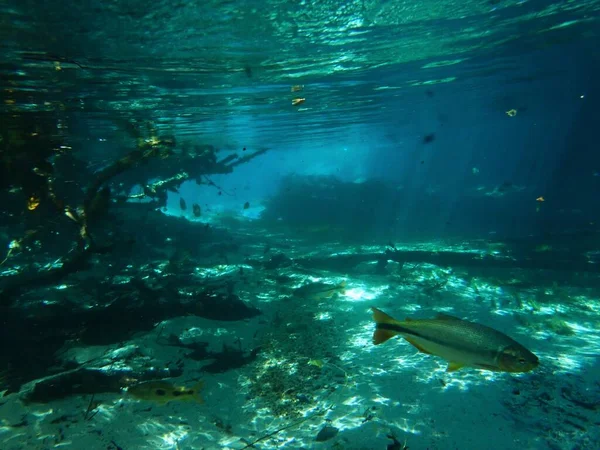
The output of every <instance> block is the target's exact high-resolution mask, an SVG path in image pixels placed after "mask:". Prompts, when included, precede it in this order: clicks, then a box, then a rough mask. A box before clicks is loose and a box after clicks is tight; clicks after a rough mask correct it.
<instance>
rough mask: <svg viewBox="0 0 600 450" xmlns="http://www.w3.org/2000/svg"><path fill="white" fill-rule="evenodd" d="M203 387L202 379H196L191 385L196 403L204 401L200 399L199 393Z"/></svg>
mask: <svg viewBox="0 0 600 450" xmlns="http://www.w3.org/2000/svg"><path fill="white" fill-rule="evenodd" d="M203 387H204V381H202V380H200V381H198V382H197V383H196V384H195V385H194V386H193V387H192V389H193V390H194V400H195V401H197V402H198V403H204V400H203V399H202V396H201V395H200V391H201V390H202V388H203Z"/></svg>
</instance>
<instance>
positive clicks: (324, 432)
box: [315, 425, 340, 442]
mask: <svg viewBox="0 0 600 450" xmlns="http://www.w3.org/2000/svg"><path fill="white" fill-rule="evenodd" d="M339 431H340V430H339V429H338V428H336V427H332V426H331V425H325V426H324V427H323V428H321V431H319V433H317V437H316V438H315V440H316V441H317V442H325V441H328V440H329V439H332V438H334V437H336V436H337V434H338V432H339Z"/></svg>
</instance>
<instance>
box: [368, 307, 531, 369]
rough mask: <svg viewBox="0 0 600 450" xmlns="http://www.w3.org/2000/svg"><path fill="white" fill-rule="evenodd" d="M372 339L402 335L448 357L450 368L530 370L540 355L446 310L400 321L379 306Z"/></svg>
mask: <svg viewBox="0 0 600 450" xmlns="http://www.w3.org/2000/svg"><path fill="white" fill-rule="evenodd" d="M371 309H372V310H373V319H374V320H375V322H376V323H377V328H376V329H375V333H374V334H373V343H374V344H375V345H377V344H381V343H383V342H385V341H387V340H388V339H390V338H391V337H394V336H396V335H398V334H399V335H401V336H402V337H403V338H404V339H406V340H407V341H408V342H410V343H411V344H412V345H414V346H415V347H416V348H417V349H418V350H419V351H421V352H423V353H428V354H430V355H434V356H439V357H441V358H444V359H445V360H446V361H448V369H447V371H448V372H453V371H455V370H458V369H460V368H461V367H475V368H477V369H484V370H493V371H498V372H515V373H516V372H529V371H530V370H533V369H535V368H536V367H537V366H538V363H539V362H538V358H537V356H535V355H534V354H533V353H531V352H530V351H529V350H527V349H526V348H525V347H523V346H522V345H521V344H519V343H518V342H516V341H515V340H513V339H511V338H509V337H508V336H507V335H505V334H504V333H501V332H499V331H496V330H494V329H493V328H490V327H486V326H485V325H479V324H477V323H473V322H467V321H466V320H462V319H459V318H457V317H452V316H448V315H444V314H440V315H438V316H437V317H436V318H435V319H406V320H405V321H399V320H396V319H394V318H393V317H391V316H388V315H387V314H386V313H384V312H383V311H381V310H379V309H377V308H371Z"/></svg>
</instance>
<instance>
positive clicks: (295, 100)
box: [292, 98, 306, 106]
mask: <svg viewBox="0 0 600 450" xmlns="http://www.w3.org/2000/svg"><path fill="white" fill-rule="evenodd" d="M305 101H306V99H305V98H293V99H292V106H298V105H301V104H302V103H304V102H305Z"/></svg>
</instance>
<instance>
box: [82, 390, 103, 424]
mask: <svg viewBox="0 0 600 450" xmlns="http://www.w3.org/2000/svg"><path fill="white" fill-rule="evenodd" d="M95 398H96V394H92V397H91V398H90V402H89V403H88V407H87V409H86V410H85V413H84V414H83V420H86V421H89V420H92V419H93V418H94V416H95V415H96V414H98V407H99V406H100V405H101V403H100V402H98V401H94V399H95Z"/></svg>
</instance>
